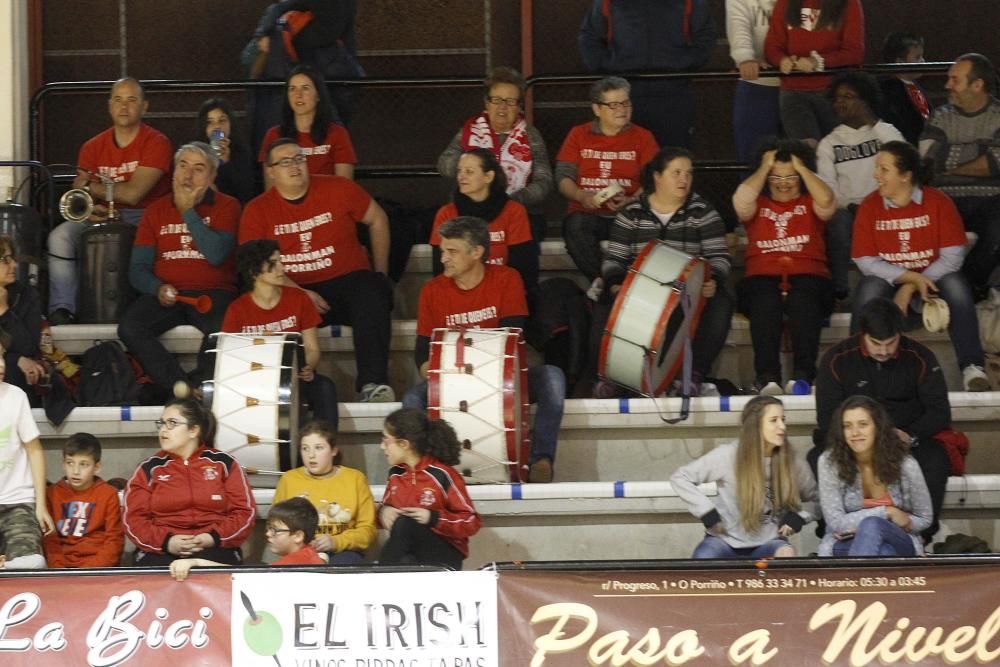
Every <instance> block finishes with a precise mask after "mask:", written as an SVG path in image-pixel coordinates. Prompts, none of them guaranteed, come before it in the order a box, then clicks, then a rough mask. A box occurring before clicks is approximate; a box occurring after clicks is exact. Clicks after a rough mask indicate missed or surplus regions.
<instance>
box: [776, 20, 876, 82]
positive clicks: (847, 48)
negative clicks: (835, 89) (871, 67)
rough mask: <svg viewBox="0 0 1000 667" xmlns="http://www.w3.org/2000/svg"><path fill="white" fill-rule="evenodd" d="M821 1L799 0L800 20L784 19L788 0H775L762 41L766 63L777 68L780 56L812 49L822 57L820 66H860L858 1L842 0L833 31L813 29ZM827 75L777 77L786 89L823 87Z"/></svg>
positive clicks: (862, 33)
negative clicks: (838, 17) (844, 0)
mask: <svg viewBox="0 0 1000 667" xmlns="http://www.w3.org/2000/svg"><path fill="white" fill-rule="evenodd" d="M822 4H823V2H822V0H803V1H802V10H801V12H800V16H801V20H800V21H799V23H798V24H796V25H788V23H786V22H785V12H786V11H787V8H788V0H778V2H777V4H775V5H774V11H772V12H771V23H770V25H769V27H768V30H767V38H766V39H765V40H764V53H765V55H766V56H767V60H768V62H770V63H771V64H772V65H774V66H775V67H777V66H778V65H779V64H780V63H781V59H782V58H783V57H784V56H799V57H806V56H810V55H812V52H813V51H815V52H816V53H818V54H819V55H820V56H822V58H823V65H824V69H833V68H834V67H847V66H850V65H860V64H861V63H862V62H863V61H864V59H865V17H864V12H863V11H862V10H861V2H860V0H846V3H845V5H844V13H843V14H842V15H841V19H840V25H839V26H837V27H836V28H835V29H833V30H827V29H819V30H818V29H817V28H816V25H817V23H818V22H819V19H820V6H821V5H822ZM831 80H832V77H829V76H798V77H791V76H790V77H785V78H782V79H781V87H782V88H784V89H786V90H823V89H825V88H826V87H827V86H829V85H830V81H831Z"/></svg>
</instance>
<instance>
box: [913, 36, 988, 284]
mask: <svg viewBox="0 0 1000 667" xmlns="http://www.w3.org/2000/svg"><path fill="white" fill-rule="evenodd" d="M945 88H946V89H947V90H948V102H949V103H948V104H945V105H943V106H940V107H938V108H936V109H934V111H933V112H932V113H931V116H930V118H929V119H928V121H927V124H926V125H925V126H924V133H923V134H922V135H921V136H920V154H921V155H922V156H923V157H925V158H930V159H931V160H933V164H934V179H933V181H932V183H933V185H934V186H935V187H936V188H938V189H940V190H942V191H943V192H944V193H945V194H947V195H948V196H949V197H951V198H952V200H954V202H955V206H957V207H958V212H959V213H960V214H961V216H962V221H963V222H964V223H965V229H966V231H969V232H975V234H976V235H977V236H978V240H977V241H976V244H975V246H973V248H972V250H970V251H969V254H968V255H967V256H966V258H965V265H964V266H963V267H962V271H963V272H964V273H965V275H966V277H968V278H969V281H970V282H971V283H972V286H973V289H974V290H978V292H979V295H983V294H984V292H985V290H986V288H988V287H989V286H990V285H991V284H996V279H994V280H992V281H991V280H990V274H991V273H992V272H993V270H994V269H995V268H996V267H997V263H998V262H1000V100H998V99H997V98H996V93H997V74H996V69H995V68H994V67H993V63H991V62H990V61H989V59H988V58H986V56H983V55H980V54H978V53H966V54H965V55H962V56H959V57H958V60H956V61H955V63H954V64H953V65H952V66H951V68H950V69H949V70H948V82H947V83H946V84H945Z"/></svg>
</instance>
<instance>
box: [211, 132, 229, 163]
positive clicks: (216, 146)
mask: <svg viewBox="0 0 1000 667" xmlns="http://www.w3.org/2000/svg"><path fill="white" fill-rule="evenodd" d="M225 138H226V133H225V132H223V131H222V130H221V129H220V128H218V127H217V128H215V129H214V130H212V134H210V135H209V137H208V139H209V143H211V145H212V150H213V151H215V156H216V157H217V158H219V159H220V160H221V159H222V146H221V144H220V142H221V141H222V140H223V139H225Z"/></svg>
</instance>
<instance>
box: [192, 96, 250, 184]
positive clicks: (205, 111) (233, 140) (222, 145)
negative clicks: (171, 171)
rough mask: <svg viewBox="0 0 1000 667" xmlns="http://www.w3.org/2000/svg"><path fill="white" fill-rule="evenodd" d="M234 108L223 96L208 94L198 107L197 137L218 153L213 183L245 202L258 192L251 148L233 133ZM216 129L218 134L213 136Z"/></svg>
mask: <svg viewBox="0 0 1000 667" xmlns="http://www.w3.org/2000/svg"><path fill="white" fill-rule="evenodd" d="M233 118H234V116H233V108H232V106H230V104H229V101H228V100H227V99H225V98H224V97H210V98H209V99H207V100H205V101H204V102H202V103H201V106H200V107H199V108H198V128H197V136H196V140H197V141H203V142H205V143H206V144H209V145H210V146H211V147H212V148H213V149H214V150H215V153H216V155H218V156H219V171H218V173H216V175H215V187H216V189H217V190H218V191H219V192H222V193H225V194H227V195H229V196H230V197H236V198H237V199H239V200H240V203H241V204H246V203H247V202H248V201H250V200H251V199H253V198H254V196H255V195H256V194H257V192H256V189H255V186H254V182H253V160H252V159H251V155H250V149H249V148H247V147H246V145H245V144H244V143H243V142H242V141H240V139H239V137H237V136H235V135H234V134H233ZM213 133H217V136H218V137H219V138H213V136H212V135H213Z"/></svg>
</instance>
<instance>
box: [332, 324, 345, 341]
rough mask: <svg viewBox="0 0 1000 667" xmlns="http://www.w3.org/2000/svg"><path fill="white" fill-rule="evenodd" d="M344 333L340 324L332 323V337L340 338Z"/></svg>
mask: <svg viewBox="0 0 1000 667" xmlns="http://www.w3.org/2000/svg"><path fill="white" fill-rule="evenodd" d="M343 335H344V334H343V332H341V330H340V325H339V324H331V325H330V336H331V337H333V338H340V337H341V336H343Z"/></svg>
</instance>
